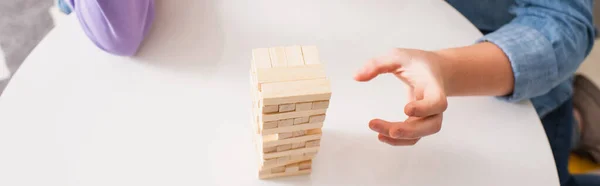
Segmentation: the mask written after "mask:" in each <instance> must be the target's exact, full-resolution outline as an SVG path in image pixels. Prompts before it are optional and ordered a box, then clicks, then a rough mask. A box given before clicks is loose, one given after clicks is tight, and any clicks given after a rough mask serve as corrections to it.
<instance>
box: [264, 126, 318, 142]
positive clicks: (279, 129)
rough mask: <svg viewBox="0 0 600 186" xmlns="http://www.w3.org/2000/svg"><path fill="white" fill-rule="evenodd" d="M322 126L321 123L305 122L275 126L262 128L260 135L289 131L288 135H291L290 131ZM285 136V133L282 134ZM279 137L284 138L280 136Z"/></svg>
mask: <svg viewBox="0 0 600 186" xmlns="http://www.w3.org/2000/svg"><path fill="white" fill-rule="evenodd" d="M322 127H323V123H306V124H300V125H292V126H290V127H277V128H274V129H264V130H262V135H269V134H277V133H279V134H281V133H290V137H292V136H293V134H292V132H294V131H298V130H309V129H316V128H322ZM284 136H286V135H284ZM279 139H285V138H281V136H280V138H279Z"/></svg>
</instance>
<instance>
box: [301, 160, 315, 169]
mask: <svg viewBox="0 0 600 186" xmlns="http://www.w3.org/2000/svg"><path fill="white" fill-rule="evenodd" d="M298 168H299V169H300V170H306V169H311V168H312V160H308V161H303V162H299V163H298Z"/></svg>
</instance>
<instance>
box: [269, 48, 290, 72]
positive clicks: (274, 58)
mask: <svg viewBox="0 0 600 186" xmlns="http://www.w3.org/2000/svg"><path fill="white" fill-rule="evenodd" d="M269 54H270V55H271V67H286V66H287V60H286V58H285V48H284V47H273V48H269Z"/></svg>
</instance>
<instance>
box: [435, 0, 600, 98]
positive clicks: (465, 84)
mask: <svg viewBox="0 0 600 186" xmlns="http://www.w3.org/2000/svg"><path fill="white" fill-rule="evenodd" d="M592 7H593V2H592V0H556V1H544V0H516V6H515V7H514V8H512V9H511V12H513V13H514V14H515V15H516V17H515V18H514V19H513V20H512V21H511V22H510V23H509V24H506V25H504V26H503V27H501V28H500V29H498V30H497V31H495V32H493V33H490V34H488V35H486V36H484V37H483V38H481V39H480V41H481V42H490V43H493V44H495V45H496V46H497V47H498V48H499V49H501V50H502V51H503V53H504V54H500V53H498V52H492V51H491V50H492V49H491V48H492V47H490V49H484V47H483V46H481V45H475V46H470V47H465V48H460V49H449V50H446V51H442V52H441V54H442V55H446V54H447V55H446V56H447V57H448V58H449V59H451V60H449V61H451V62H452V61H454V62H455V64H454V65H458V66H459V67H457V68H453V69H454V70H455V72H454V73H453V74H454V75H455V76H453V78H457V79H455V80H452V82H461V83H460V85H456V86H455V87H456V89H460V90H453V89H451V90H449V91H452V92H455V91H457V92H456V93H458V95H473V94H475V95H481V94H479V93H481V92H478V91H476V89H478V87H480V86H486V85H485V84H484V83H483V82H479V81H477V80H474V79H473V78H486V79H488V78H490V80H492V79H493V78H497V77H496V76H481V74H479V75H477V74H475V75H477V76H471V75H473V73H472V72H471V73H469V72H467V70H468V71H471V70H475V69H480V70H479V71H478V72H479V73H486V74H489V73H492V74H493V73H494V72H496V71H500V70H502V71H504V69H496V70H493V69H485V67H484V66H481V67H482V68H475V67H472V66H471V67H467V66H466V64H465V63H469V65H477V64H480V63H486V62H497V60H493V59H490V58H476V57H482V56H486V55H488V56H489V55H492V54H495V57H493V56H490V57H492V58H494V59H500V58H505V57H507V58H508V60H509V61H510V67H511V69H512V76H513V77H514V78H513V79H514V86H513V87H512V91H511V92H509V94H507V95H505V96H503V97H502V98H504V99H505V100H507V101H521V100H526V99H530V98H533V97H536V96H540V95H543V94H545V93H547V92H549V91H550V90H551V89H552V88H554V87H556V86H557V85H558V84H560V83H561V82H564V81H565V80H567V79H568V78H569V77H571V76H572V75H573V73H574V72H575V71H576V70H577V68H578V67H579V65H580V63H581V62H582V61H583V59H584V58H585V57H586V56H587V54H588V53H589V52H590V50H591V48H592V46H593V44H594V37H595V28H594V25H593V20H592ZM473 60H476V61H473ZM477 61H479V63H477ZM503 63H504V62H503ZM480 65H483V64H480ZM469 76H471V77H469ZM506 83H507V82H501V81H500V82H498V83H497V85H498V86H501V87H502V86H504V85H505V84H506ZM483 95H497V94H483Z"/></svg>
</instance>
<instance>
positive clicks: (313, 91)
mask: <svg viewBox="0 0 600 186" xmlns="http://www.w3.org/2000/svg"><path fill="white" fill-rule="evenodd" d="M260 97H261V98H262V99H263V100H262V101H263V104H265V105H279V104H285V103H298V102H312V101H317V100H329V99H330V98H331V87H330V82H329V80H328V79H310V80H299V81H286V82H274V83H264V84H262V85H261V91H260ZM313 107H314V104H313Z"/></svg>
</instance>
